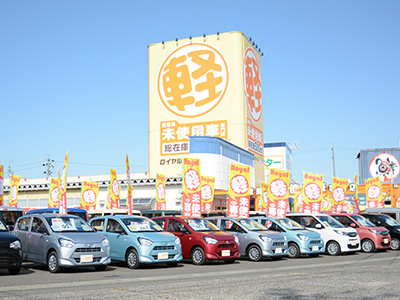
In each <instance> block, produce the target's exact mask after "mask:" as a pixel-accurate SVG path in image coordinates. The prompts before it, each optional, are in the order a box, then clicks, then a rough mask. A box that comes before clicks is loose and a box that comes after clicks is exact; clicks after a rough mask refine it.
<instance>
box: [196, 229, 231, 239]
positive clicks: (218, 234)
mask: <svg viewBox="0 0 400 300" xmlns="http://www.w3.org/2000/svg"><path fill="white" fill-rule="evenodd" d="M196 233H200V234H201V235H203V236H209V237H212V238H214V239H216V240H220V241H230V240H234V239H235V236H234V234H232V233H229V232H226V231H197V232H196Z"/></svg>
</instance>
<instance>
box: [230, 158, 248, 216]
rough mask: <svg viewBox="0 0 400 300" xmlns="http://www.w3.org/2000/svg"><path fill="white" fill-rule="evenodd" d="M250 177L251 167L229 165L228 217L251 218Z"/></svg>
mask: <svg viewBox="0 0 400 300" xmlns="http://www.w3.org/2000/svg"><path fill="white" fill-rule="evenodd" d="M250 176H251V167H250V166H245V165H237V164H229V180H228V212H227V216H228V217H231V218H238V217H245V218H248V217H249V215H250Z"/></svg>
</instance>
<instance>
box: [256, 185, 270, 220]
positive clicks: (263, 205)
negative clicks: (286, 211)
mask: <svg viewBox="0 0 400 300" xmlns="http://www.w3.org/2000/svg"><path fill="white" fill-rule="evenodd" d="M260 196H261V197H260V200H261V202H260V204H261V205H260V207H259V208H258V211H259V212H262V213H266V212H267V203H268V184H267V183H265V182H261V195H260Z"/></svg>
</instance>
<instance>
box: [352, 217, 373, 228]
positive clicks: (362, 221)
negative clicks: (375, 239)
mask: <svg viewBox="0 0 400 300" xmlns="http://www.w3.org/2000/svg"><path fill="white" fill-rule="evenodd" d="M351 217H352V218H353V219H354V220H355V221H356V222H358V223H359V224H360V225H361V226H368V227H376V226H375V224H373V223H372V222H371V221H368V220H367V219H366V218H364V217H363V216H351Z"/></svg>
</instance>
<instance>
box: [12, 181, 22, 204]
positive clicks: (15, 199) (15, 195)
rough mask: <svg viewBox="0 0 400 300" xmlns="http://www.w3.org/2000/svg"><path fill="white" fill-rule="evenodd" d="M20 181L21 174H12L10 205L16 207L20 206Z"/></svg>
mask: <svg viewBox="0 0 400 300" xmlns="http://www.w3.org/2000/svg"><path fill="white" fill-rule="evenodd" d="M20 181H21V176H15V175H11V184H10V196H9V205H10V206H15V207H16V206H18V189H19V183H20Z"/></svg>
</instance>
